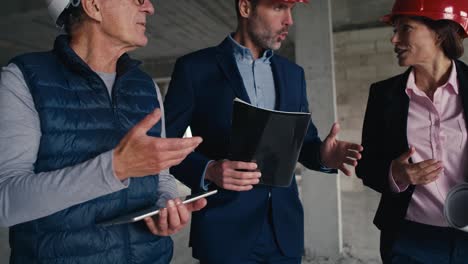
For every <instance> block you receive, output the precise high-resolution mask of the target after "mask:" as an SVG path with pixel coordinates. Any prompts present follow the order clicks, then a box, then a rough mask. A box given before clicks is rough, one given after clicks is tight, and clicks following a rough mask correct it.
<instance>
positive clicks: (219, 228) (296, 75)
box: [164, 0, 362, 264]
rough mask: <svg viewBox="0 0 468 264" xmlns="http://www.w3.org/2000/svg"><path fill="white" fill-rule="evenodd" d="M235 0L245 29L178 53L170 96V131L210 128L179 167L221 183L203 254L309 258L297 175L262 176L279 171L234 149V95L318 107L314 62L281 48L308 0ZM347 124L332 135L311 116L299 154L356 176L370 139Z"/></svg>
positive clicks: (205, 228)
mask: <svg viewBox="0 0 468 264" xmlns="http://www.w3.org/2000/svg"><path fill="white" fill-rule="evenodd" d="M233 2H235V6H236V10H237V17H238V20H237V22H238V23H237V29H236V31H235V32H234V33H232V34H229V35H228V36H227V37H226V39H225V40H224V41H223V42H222V43H221V44H220V45H218V46H216V47H211V48H207V49H203V50H200V51H196V52H194V53H191V54H189V55H186V56H184V57H182V58H180V59H178V61H177V63H176V66H175V68H174V73H173V75H172V81H171V84H170V86H169V90H168V94H167V95H166V99H165V102H164V106H165V108H166V117H167V123H168V128H167V131H168V135H170V136H181V135H182V134H183V132H184V130H185V128H186V127H187V126H190V127H191V131H192V133H193V135H197V136H201V137H203V143H202V144H201V145H200V147H199V148H198V149H197V151H195V152H194V153H191V154H189V156H188V157H187V159H185V160H184V161H182V163H181V164H180V165H178V166H175V167H173V169H172V172H173V173H174V175H175V176H176V177H178V178H179V179H181V180H182V181H183V182H185V183H187V184H188V185H189V186H190V187H191V188H192V190H194V189H200V188H204V187H205V186H204V184H205V182H206V183H207V184H211V186H213V187H215V188H218V189H219V191H218V194H217V195H216V196H212V197H209V198H208V205H207V208H206V209H204V210H203V211H201V212H197V213H195V214H194V216H193V220H192V225H191V234H190V242H191V246H192V252H193V256H194V257H196V258H197V259H199V260H200V263H201V264H219V263H223V264H239V263H242V264H246V263H282V264H286V263H288V264H297V263H301V256H302V253H303V250H304V222H303V218H304V214H303V210H302V205H301V202H300V200H299V195H298V189H297V184H296V181H295V180H293V181H292V183H291V185H290V186H288V187H272V186H266V185H258V183H259V178H260V177H264V176H266V177H269V176H270V177H271V175H267V173H268V172H266V171H265V170H264V171H258V170H257V164H256V163H254V162H240V161H235V160H228V159H227V158H228V157H229V141H230V129H231V123H230V120H231V113H232V105H233V104H232V102H233V100H234V98H236V97H239V98H240V99H242V100H244V101H248V102H250V103H252V104H253V105H255V106H257V107H262V108H267V109H274V110H281V111H289V112H308V111H309V107H308V103H307V96H306V85H305V79H304V70H303V69H302V68H301V67H299V66H298V65H296V64H295V63H292V62H290V61H288V60H286V59H285V58H283V57H281V56H279V55H276V54H275V53H274V51H275V50H277V49H279V48H280V47H281V44H282V42H283V41H284V40H285V39H286V37H287V36H288V31H289V29H290V27H291V25H292V24H293V18H292V9H293V8H294V7H295V5H296V3H297V2H308V1H307V0H234V1H233ZM298 5H301V4H298ZM297 8H300V6H297ZM180 94H183V95H184V96H183V97H181V96H179V95H180ZM330 121H332V120H330ZM293 130H294V129H292V130H291V132H290V133H291V134H292V133H294V131H293ZM338 131H339V127H338V125H337V124H335V125H334V126H333V128H332V129H331V131H330V134H329V135H328V136H327V138H326V139H325V140H324V141H323V142H322V141H321V140H320V138H319V137H318V134H317V129H316V128H315V126H314V124H313V123H312V122H310V125H309V129H308V131H307V135H306V139H305V140H304V143H303V145H302V151H301V154H300V157H299V162H301V163H302V164H303V165H305V166H306V167H308V168H309V169H314V170H319V171H324V172H331V171H333V170H332V169H330V168H336V169H340V170H342V171H343V172H344V173H345V174H347V175H350V171H349V169H348V168H347V167H346V166H345V164H348V165H350V166H355V165H356V164H357V159H359V158H360V154H359V152H360V151H361V150H362V147H361V146H360V145H358V144H353V143H349V142H344V141H340V140H337V138H336V135H337V133H338ZM252 133H253V134H255V132H254V131H252ZM277 140H282V139H281V138H277ZM277 159H278V160H279V161H278V162H281V161H280V159H281V157H277ZM265 166H269V167H270V168H274V167H275V164H273V163H270V164H265ZM189 172H190V175H189V174H188V173H189ZM289 176H290V175H285V177H289ZM233 249H235V250H233Z"/></svg>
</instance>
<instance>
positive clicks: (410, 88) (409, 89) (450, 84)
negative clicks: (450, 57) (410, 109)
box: [405, 61, 459, 98]
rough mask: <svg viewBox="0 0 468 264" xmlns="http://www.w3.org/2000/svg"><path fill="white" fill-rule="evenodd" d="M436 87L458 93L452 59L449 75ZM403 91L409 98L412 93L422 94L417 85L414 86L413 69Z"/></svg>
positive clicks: (455, 70) (455, 68) (454, 66)
mask: <svg viewBox="0 0 468 264" xmlns="http://www.w3.org/2000/svg"><path fill="white" fill-rule="evenodd" d="M438 88H446V89H451V90H452V91H453V92H454V93H455V94H457V95H458V92H459V90H458V79H457V67H456V65H455V62H454V61H452V70H451V72H450V76H449V78H448V80H447V82H446V83H444V84H443V85H441V86H440V87H438ZM405 92H406V94H407V95H408V96H409V97H410V98H411V94H413V93H415V94H419V95H422V91H421V90H419V89H418V87H417V86H416V79H415V77H414V69H412V70H411V73H410V75H409V76H408V82H407V84H406V90H405Z"/></svg>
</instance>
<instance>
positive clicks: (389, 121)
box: [356, 61, 468, 231]
mask: <svg viewBox="0 0 468 264" xmlns="http://www.w3.org/2000/svg"><path fill="white" fill-rule="evenodd" d="M455 65H456V67H457V76H458V77H457V79H458V84H459V91H460V95H461V97H462V105H463V109H464V114H465V117H467V116H468V113H467V110H468V66H467V65H466V64H464V63H463V62H461V61H455ZM410 72H411V68H409V69H408V70H407V71H406V72H405V73H403V74H400V75H398V76H395V77H392V78H390V79H387V80H384V81H381V82H378V83H374V84H372V85H371V87H370V92H369V99H368V102H367V110H366V114H365V117H364V126H363V131H362V146H363V147H364V151H363V152H362V159H361V160H360V161H359V164H358V166H357V168H356V174H357V176H358V177H359V178H361V179H362V181H363V183H364V185H366V186H368V187H370V188H372V189H374V190H375V191H377V192H379V193H381V194H382V198H381V200H380V204H379V207H378V209H377V213H376V216H375V218H374V224H375V225H376V226H377V228H379V229H380V230H385V231H396V230H398V227H399V225H400V223H401V222H402V220H403V219H404V217H405V216H406V211H407V209H408V205H409V202H410V200H411V196H412V194H413V191H414V188H415V186H414V185H412V186H410V187H409V188H408V189H407V190H406V191H404V192H402V193H393V192H392V191H391V189H390V184H389V181H388V172H389V169H390V164H391V162H392V160H394V159H396V158H397V157H398V156H400V155H401V154H402V153H404V152H405V151H407V150H408V139H407V135H406V128H407V120H408V109H409V98H408V96H407V95H406V93H405V89H406V83H407V81H408V76H409V74H410Z"/></svg>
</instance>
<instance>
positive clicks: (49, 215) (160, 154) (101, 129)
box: [0, 0, 206, 264]
mask: <svg viewBox="0 0 468 264" xmlns="http://www.w3.org/2000/svg"><path fill="white" fill-rule="evenodd" d="M48 7H49V11H50V13H51V15H52V17H53V19H54V22H56V24H57V25H58V26H63V27H64V28H65V30H66V32H67V33H68V34H67V35H62V36H59V37H58V38H57V39H56V40H55V45H54V48H53V50H52V51H49V52H41V53H30V54H24V55H21V56H18V57H16V58H13V59H12V60H11V61H10V63H9V65H8V66H7V67H4V68H3V70H2V72H1V76H0V128H1V129H0V149H1V150H2V151H1V154H0V197H1V198H0V199H1V201H2V202H1V203H0V225H2V226H9V227H10V247H11V261H10V263H86V264H88V263H109V264H110V263H112V264H116V263H148V264H149V263H151V264H154V263H169V261H170V259H171V257H172V241H171V239H170V238H169V237H168V235H171V234H173V233H175V232H177V231H178V230H180V229H181V228H182V227H183V226H185V225H186V224H187V222H188V221H189V218H190V212H191V211H194V210H199V209H201V208H202V207H204V206H205V204H206V200H204V199H201V200H199V201H197V202H194V203H192V204H188V205H183V204H181V203H180V200H178V199H177V198H175V199H173V198H174V197H176V195H177V193H176V189H175V185H174V181H173V178H171V177H170V176H169V175H167V172H166V173H164V170H167V169H168V168H169V167H170V166H173V165H175V164H178V163H180V162H181V160H182V159H184V158H185V157H186V155H187V154H188V153H190V152H192V151H193V150H194V149H195V148H196V147H197V146H198V145H199V144H200V142H201V138H199V137H194V138H190V139H167V138H164V134H165V125H164V119H163V118H162V117H163V110H162V105H161V101H160V100H158V98H160V96H159V94H158V93H159V91H158V89H157V87H156V86H155V84H154V83H153V81H152V79H151V78H150V76H148V75H147V74H145V73H144V72H142V71H141V70H140V69H139V68H138V65H139V64H140V63H139V62H138V61H135V60H133V59H131V58H130V57H129V56H128V55H127V54H126V53H127V52H128V51H130V50H134V49H136V48H138V47H142V46H145V45H146V44H147V41H148V40H147V37H146V36H145V28H146V19H147V17H148V16H150V15H152V14H153V13H154V8H153V5H152V4H151V2H150V0H81V1H80V0H75V1H69V0H52V1H49V2H48ZM160 109H161V110H160ZM158 174H159V176H158ZM158 186H159V187H158ZM166 200H167V203H166ZM154 203H158V204H159V205H161V206H162V207H166V209H162V210H161V212H160V214H159V216H158V217H155V218H147V219H145V221H144V222H139V223H134V224H123V225H116V226H111V227H101V226H99V225H97V223H100V222H103V221H106V220H110V219H113V218H115V217H117V216H119V215H123V214H126V213H128V212H131V211H135V210H139V209H142V208H145V207H148V206H151V205H154Z"/></svg>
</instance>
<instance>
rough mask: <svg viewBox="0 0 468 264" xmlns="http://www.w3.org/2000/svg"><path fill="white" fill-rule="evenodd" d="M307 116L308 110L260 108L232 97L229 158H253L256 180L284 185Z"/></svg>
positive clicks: (293, 164)
mask: <svg viewBox="0 0 468 264" xmlns="http://www.w3.org/2000/svg"><path fill="white" fill-rule="evenodd" d="M310 118H311V116H310V113H297V112H283V111H275V110H268V109H263V108H259V107H255V106H253V105H251V104H248V103H246V102H244V101H242V100H240V99H238V98H236V99H235V100H234V103H233V113H232V128H231V139H230V140H231V141H230V149H229V159H230V160H236V161H248V162H250V161H254V162H256V163H257V165H258V168H259V170H260V172H261V173H262V177H261V178H260V184H264V185H270V186H274V187H288V186H289V185H290V184H291V181H292V177H293V175H294V170H295V168H296V163H297V160H298V158H299V153H300V151H301V148H302V143H303V141H304V137H305V135H306V133H307V128H308V127H309V123H310Z"/></svg>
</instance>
